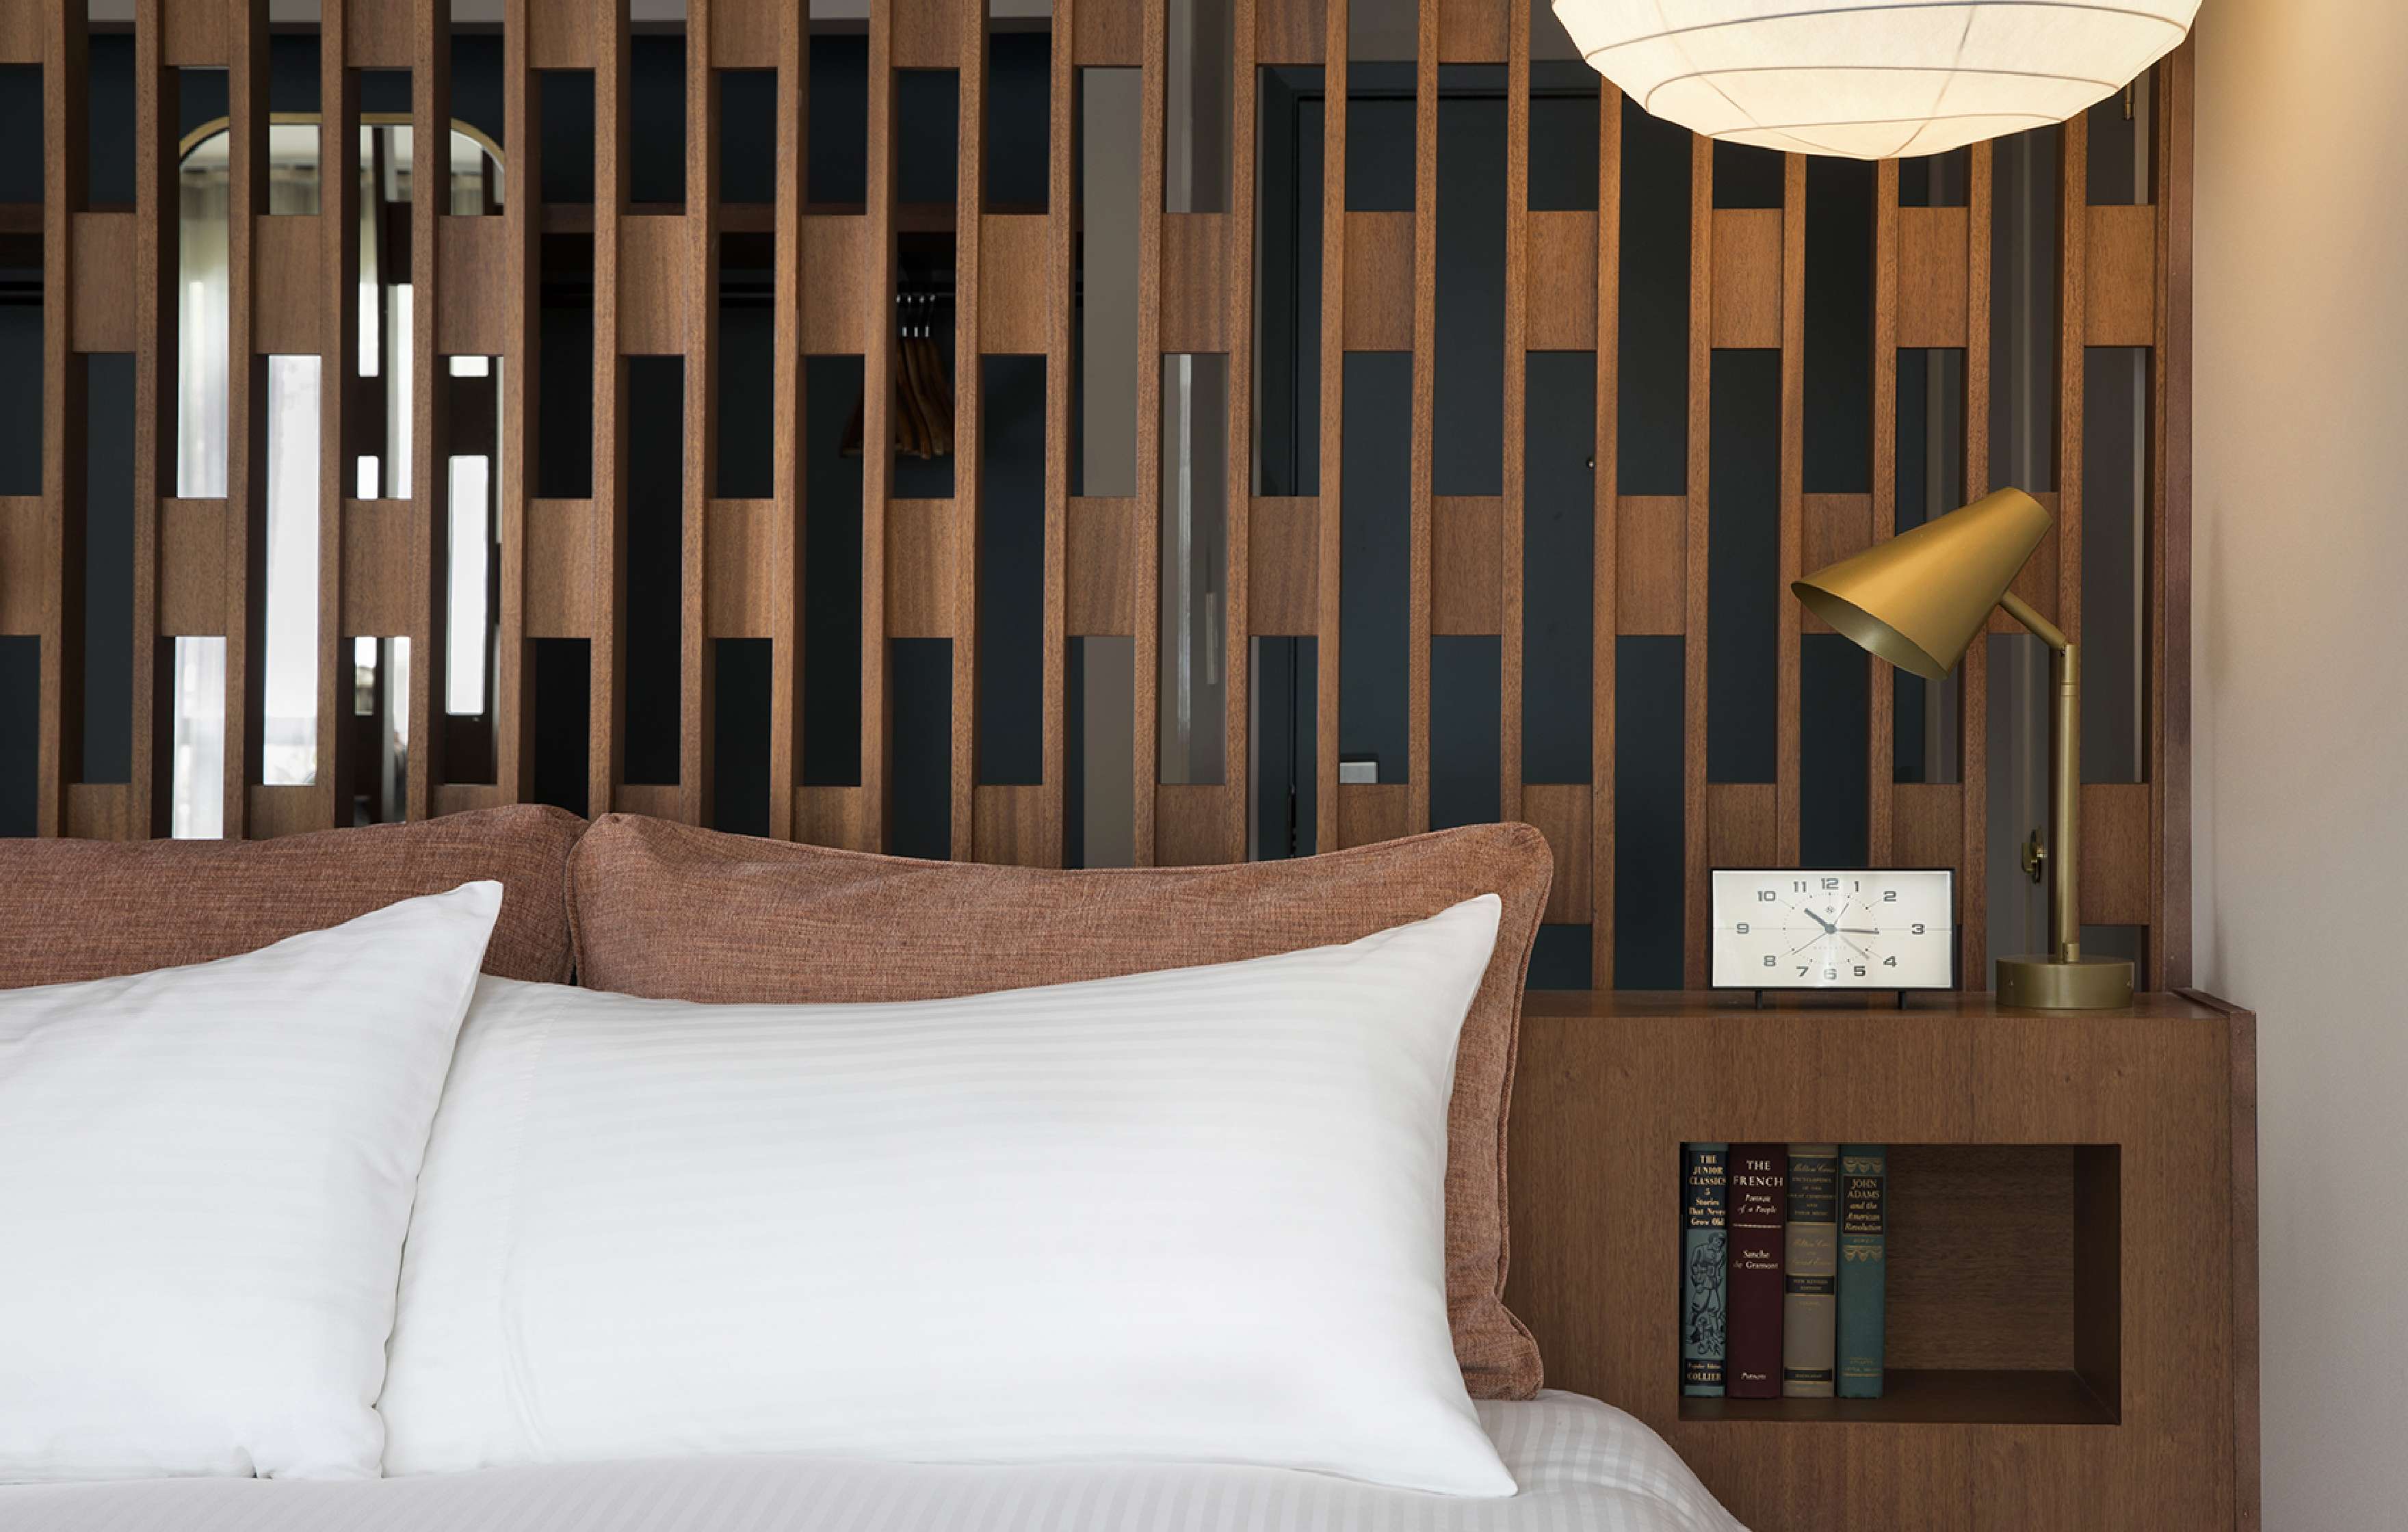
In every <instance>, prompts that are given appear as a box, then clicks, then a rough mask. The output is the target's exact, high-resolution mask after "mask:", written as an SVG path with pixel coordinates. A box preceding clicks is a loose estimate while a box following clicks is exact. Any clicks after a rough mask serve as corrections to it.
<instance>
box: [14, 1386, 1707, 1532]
mask: <svg viewBox="0 0 2408 1532" xmlns="http://www.w3.org/2000/svg"><path fill="white" fill-rule="evenodd" d="M1479 1408H1480V1419H1481V1424H1482V1425H1484V1426H1485V1427H1486V1428H1487V1430H1488V1433H1489V1435H1490V1436H1491V1437H1493V1438H1494V1439H1496V1442H1497V1448H1498V1453H1500V1454H1501V1455H1502V1456H1503V1458H1504V1460H1505V1466H1506V1467H1507V1468H1510V1469H1511V1470H1512V1474H1513V1478H1514V1481H1515V1482H1517V1483H1518V1484H1520V1486H1521V1493H1520V1494H1519V1495H1516V1496H1512V1498H1510V1499H1502V1500H1460V1499H1451V1498H1448V1497H1446V1496H1430V1495H1420V1494H1413V1493H1411V1492H1407V1491H1400V1490H1388V1489H1379V1488H1375V1487H1372V1486H1370V1485H1367V1484H1359V1483H1355V1482H1351V1481H1348V1480H1343V1479H1333V1478H1328V1477H1326V1476H1323V1475H1318V1474H1309V1473H1299V1472H1296V1471H1293V1470H1289V1469H1282V1468H1240V1467H1218V1466H1199V1465H1163V1466H1143V1467H1092V1466H1090V1467H1047V1468H953V1467H935V1466H913V1465H898V1464H882V1463H863V1462H854V1461H846V1460H841V1459H827V1458H810V1457H788V1456H762V1457H724V1458H692V1459H680V1460H673V1461H660V1462H647V1463H597V1464H581V1465H566V1466H558V1465H556V1466H548V1467H539V1468H494V1469H486V1470H483V1471H480V1472H476V1473H462V1474H440V1475H428V1476H425V1477H421V1478H409V1479H372V1480H358V1481H351V1482H305V1481H297V1480H291V1481H265V1480H253V1479H180V1480H145V1481H139V1482H127V1483H108V1484H38V1485H36V1484H29V1485H15V1486H0V1532H36V1529H38V1532H338V1529H339V1532H806V1529H808V1532H917V1529H920V1528H943V1529H946V1532H1004V1529H1010V1532H1740V1528H1739V1524H1738V1523H1737V1522H1734V1521H1733V1520H1732V1519H1731V1518H1730V1517H1729V1516H1728V1515H1727V1514H1726V1513H1725V1512H1724V1511H1723V1509H1722V1508H1721V1507H1720V1506H1719V1505H1717V1504H1715V1503H1714V1499H1713V1496H1710V1495H1708V1494H1707V1493H1706V1491H1705V1489H1704V1487H1703V1486H1702V1485H1700V1484H1699V1482H1698V1481H1697V1478H1696V1476H1695V1475H1693V1474H1692V1473H1690V1472H1689V1470H1688V1468H1686V1467H1685V1466H1684V1464H1683V1463H1682V1462H1681V1460H1680V1459H1679V1458H1678V1457H1676V1456H1674V1455H1673V1453H1672V1451H1671V1449H1670V1448H1669V1447H1667V1446H1665V1445H1664V1443H1663V1441H1662V1440H1661V1439H1658V1438H1657V1437H1656V1435H1655V1433H1653V1432H1651V1431H1649V1430H1648V1429H1647V1428H1646V1427H1645V1426H1643V1425H1640V1424H1639V1423H1638V1422H1637V1421H1635V1420H1633V1419H1631V1418H1630V1417H1629V1416H1628V1415H1626V1414H1624V1413H1623V1412H1622V1411H1621V1410H1616V1409H1614V1408H1613V1407H1612V1406H1610V1405H1604V1404H1599V1403H1598V1401H1596V1400H1594V1399H1589V1398H1584V1397H1582V1396H1579V1395H1576V1394H1561V1393H1554V1392H1549V1393H1544V1394H1541V1396H1539V1397H1538V1398H1536V1399H1533V1400H1530V1401H1528V1402H1527V1403H1514V1402H1497V1403H1491V1402H1483V1403H1482V1404H1481V1405H1480V1407H1479Z"/></svg>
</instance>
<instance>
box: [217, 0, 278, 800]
mask: <svg viewBox="0 0 2408 1532" xmlns="http://www.w3.org/2000/svg"><path fill="white" fill-rule="evenodd" d="M226 119H227V121H226V149H227V195H226V219H227V226H226V358H227V360H226V480H225V488H226V519H225V527H226V559H225V571H226V578H225V595H226V614H225V636H226V638H225V757H224V773H225V775H224V797H225V809H224V815H225V819H224V825H223V831H224V834H225V836H226V838H228V839H235V840H238V839H241V838H244V837H245V836H247V835H249V834H250V831H251V775H252V772H253V771H254V770H255V769H256V763H257V762H258V760H259V758H260V724H261V720H260V710H261V702H262V698H261V681H262V680H263V665H262V661H263V660H264V658H265V655H264V653H263V651H264V650H265V643H264V642H263V640H264V638H265V633H264V631H263V628H262V623H263V622H264V619H265V606H266V599H265V598H266V589H265V587H266V583H267V582H266V579H265V575H266V553H267V472H266V468H267V465H266V456H267V419H266V397H265V395H266V388H267V362H266V359H265V357H262V356H260V355H258V354H257V350H256V348H255V347H254V346H253V345H252V344H251V321H252V311H251V305H252V297H253V289H254V285H255V284H254V281H253V279H254V276H255V275H256V274H255V271H254V269H253V265H252V260H251V250H252V246H253V244H254V236H256V234H257V232H258V227H259V224H258V220H259V218H260V216H261V215H262V214H264V213H265V211H266V206H265V199H266V190H267V0H227V7H226Z"/></svg>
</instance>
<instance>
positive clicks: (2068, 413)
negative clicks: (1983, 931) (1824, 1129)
mask: <svg viewBox="0 0 2408 1532" xmlns="http://www.w3.org/2000/svg"><path fill="white" fill-rule="evenodd" d="M2057 150H2058V159H2057V612H2056V617H2057V626H2058V627H2060V628H2063V629H2064V630H2065V636H2066V637H2067V638H2068V639H2070V640H2071V641H2072V642H2073V643H2074V644H2075V645H2077V646H2078V645H2080V644H2081V643H2082V640H2083V634H2082V515H2083V506H2082V469H2083V439H2082V438H2083V425H2084V421H2083V365H2082V364H2083V340H2084V336H2085V333H2086V329H2087V325H2088V308H2089V304H2088V293H2089V283H2088V280H2087V276H2088V267H2087V256H2088V248H2087V247H2088V244H2089V238H2088V236H2089V229H2090V213H2089V203H2090V194H2089V193H2090V187H2089V180H2090V178H2089V160H2090V115H2089V113H2087V112H2076V113H2075V114H2074V115H2073V116H2071V117H2070V118H2068V119H2067V120H2066V122H2065V125H2064V126H2063V127H2062V128H2061V129H2059V130H2058V134H2057ZM2075 723H2076V724H2077V726H2078V725H2079V723H2080V719H2079V718H2078V717H2077V718H2076V720H2075ZM2051 759H2052V761H2053V760H2054V759H2055V757H2054V756H2053V755H2052V757H2051ZM2075 767H2076V770H2077V771H2078V770H2079V769H2080V756H2079V755H2078V754H2077V755H2076V757H2075ZM2070 801H2071V804H2072V805H2073V809H2072V811H2073V812H2074V813H2075V814H2079V813H2080V811H2081V804H2082V791H2081V784H2080V783H2079V782H2077V783H2076V784H2075V786H2074V792H2073V794H2072V795H2071V800H2070ZM2076 828H2077V826H2076V825H2075V824H2073V823H2069V824H2067V825H2066V826H2065V829H2066V830H2067V832H2068V833H2069V834H2071V833H2073V832H2074V831H2075V830H2076ZM2048 854H2049V855H2050V856H2052V857H2055V856H2061V855H2063V854H2065V848H2064V847H2063V846H2060V845H2057V844H2055V843H2054V842H2052V844H2051V845H2050V846H2049V848H2048ZM2073 919H2074V923H2075V933H2076V936H2077V938H2078V937H2079V935H2080V929H2081V920H2082V915H2081V912H2080V911H2079V910H2076V911H2075V912H2074V916H2073ZM2047 940H2048V936H2047V933H2046V932H2042V933H2040V934H2037V935H2035V937H2034V938H2033V939H2032V940H2031V942H2030V944H2029V950H2033V951H2045V950H2046V946H2045V944H2046V942H2047Z"/></svg>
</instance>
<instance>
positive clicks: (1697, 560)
mask: <svg viewBox="0 0 2408 1532" xmlns="http://www.w3.org/2000/svg"><path fill="white" fill-rule="evenodd" d="M1604 323H1605V315H1604V313H1603V311H1601V310H1600V311H1599V313H1598V325H1599V327H1600V329H1602V326H1603V325H1604ZM1713 331H1714V146H1713V144H1712V143H1711V142H1709V141H1708V140H1706V139H1703V138H1696V139H1693V140H1691V142H1690V145H1689V401H1688V402H1689V465H1688V467H1689V471H1688V476H1687V479H1686V481H1685V482H1686V486H1687V488H1686V492H1685V493H1686V494H1687V496H1688V502H1687V507H1686V510H1687V523H1686V524H1687V530H1686V533H1685V537H1684V548H1685V554H1684V557H1685V567H1684V571H1683V583H1684V596H1685V599H1684V603H1683V611H1684V623H1683V627H1682V632H1683V633H1684V634H1685V635H1686V637H1685V638H1684V641H1683V644H1682V650H1681V653H1682V684H1683V691H1682V711H1681V863H1682V876H1683V887H1684V889H1685V890H1686V899H1685V902H1686V904H1687V906H1688V914H1687V919H1686V920H1685V921H1684V923H1683V930H1684V938H1685V939H1684V955H1683V961H1682V974H1683V982H1684V983H1685V984H1686V985H1687V986H1688V987H1689V988H1691V989H1703V988H1704V987H1705V982H1706V958H1707V945H1706V942H1705V940H1704V939H1703V938H1704V934H1705V932H1706V930H1707V928H1708V926H1709V924H1710V923H1711V922H1712V920H1713V902H1712V899H1711V897H1710V889H1709V885H1708V881H1707V872H1708V869H1709V868H1710V867H1711V866H1712V865H1713V862H1712V858H1711V857H1710V855H1709V854H1708V849H1707V833H1708V827H1709V826H1708V805H1707V785H1706V615H1707V614H1706V550H1707V525H1708V522H1707V514H1706V508H1707V503H1708V497H1709V494H1710V493H1711V489H1710V486H1709V483H1708V479H1709V475H1710V470H1711V466H1712V464H1713V452H1712V451H1711V450H1710V436H1709V433H1710V431H1711V429H1712V422H1713V364H1714V353H1713ZM1599 338H1600V339H1602V336H1601V335H1600V337H1599Z"/></svg>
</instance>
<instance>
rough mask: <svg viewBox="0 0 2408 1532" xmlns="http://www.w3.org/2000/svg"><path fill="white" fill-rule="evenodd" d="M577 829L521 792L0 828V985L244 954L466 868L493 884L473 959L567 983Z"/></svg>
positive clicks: (508, 974) (455, 883)
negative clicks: (111, 833) (60, 828)
mask: <svg viewBox="0 0 2408 1532" xmlns="http://www.w3.org/2000/svg"><path fill="white" fill-rule="evenodd" d="M584 828H585V822H584V821H583V820H581V819H580V818H578V817H577V816H576V815H575V814H571V813H568V812H566V810H563V809H548V808H542V807H538V806H537V805H533V804H525V805H520V806H517V807H513V808H508V809H475V810H472V811H470V812H468V813H463V814H447V815H445V816H444V817H442V818H440V819H431V820H425V821H422V822H420V823H414V824H373V825H364V826H362V827H361V828H358V829H352V830H319V831H313V832H311V833H309V834H307V835H294V836H284V837H281V838H277V839H274V840H134V841H113V840H0V928H5V930H6V932H7V939H5V940H0V989H16V988H20V987H22V986H24V985H28V984H64V983H68V982H71V981H78V980H85V979H107V978H110V977H112V976H114V975H117V974H125V973H141V972H144V971H146V970H149V969H151V968H169V967H177V966H181V965H183V964H187V963H206V962H208V961H209V960H210V959H212V958H220V957H230V956H232V955H234V954H235V953H236V952H255V951H257V950H258V949H259V948H262V947H265V946H266V945H268V944H269V943H270V942H275V941H281V940H283V939H284V938H286V937H289V936H294V935H296V934H298V933H300V932H303V931H320V930H323V929H325V928H326V927H328V926H332V925H340V924H341V923H343V922H345V921H347V920H351V919H352V918H354V917H356V916H360V915H365V914H366V913H367V912H368V911H370V910H372V909H382V908H384V907H385V906H386V905H389V904H393V903H394V902H395V901H397V900H401V899H407V898H411V897H414V896H415V895H422V894H441V893H444V892H447V891H448V890H451V889H454V888H457V887H459V886H460V885H461V884H462V883H466V882H473V881H477V880H478V879H480V878H492V879H497V880H499V881H500V882H501V885H502V913H501V917H500V919H499V920H498V921H496V922H495V925H494V938H493V941H492V942H491V943H490V944H489V945H488V946H487V947H486V949H485V964H484V968H485V972H487V973H492V974H500V975H501V976H503V977H504V978H506V979H528V980H538V981H545V982H549V983H555V984H556V983H566V981H567V980H568V971H569V970H568V896H567V872H568V852H569V848H570V847H572V846H574V845H575V844H576V843H577V838H578V836H579V835H581V833H583V831H584Z"/></svg>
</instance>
